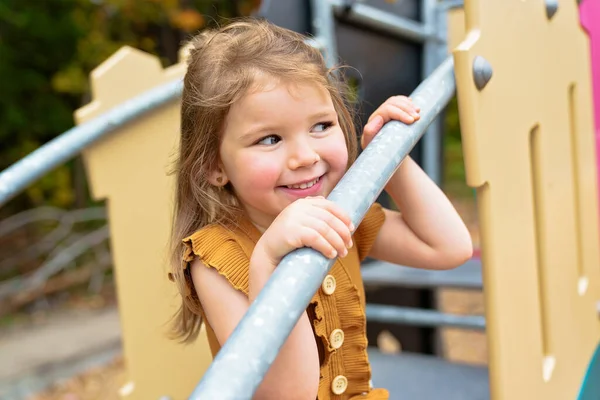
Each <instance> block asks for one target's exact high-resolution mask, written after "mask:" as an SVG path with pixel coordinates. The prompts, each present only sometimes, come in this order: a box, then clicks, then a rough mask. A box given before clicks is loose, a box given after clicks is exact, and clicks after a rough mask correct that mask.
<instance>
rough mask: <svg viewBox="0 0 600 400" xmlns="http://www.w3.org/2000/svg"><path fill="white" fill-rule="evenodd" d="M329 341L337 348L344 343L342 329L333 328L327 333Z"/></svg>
mask: <svg viewBox="0 0 600 400" xmlns="http://www.w3.org/2000/svg"><path fill="white" fill-rule="evenodd" d="M329 343H330V344H331V347H333V348H334V349H339V348H340V347H342V344H343V343H344V331H343V330H341V329H334V330H333V331H332V332H331V334H330V335H329Z"/></svg>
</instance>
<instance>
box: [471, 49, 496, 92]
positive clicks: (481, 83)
mask: <svg viewBox="0 0 600 400" xmlns="http://www.w3.org/2000/svg"><path fill="white" fill-rule="evenodd" d="M492 73H493V71H492V66H491V65H490V63H489V62H488V61H487V60H486V59H485V58H483V57H481V56H477V57H475V59H474V60H473V80H474V81H475V86H476V87H477V89H478V90H482V89H483V88H484V87H485V86H486V85H487V84H488V82H489V81H490V79H492Z"/></svg>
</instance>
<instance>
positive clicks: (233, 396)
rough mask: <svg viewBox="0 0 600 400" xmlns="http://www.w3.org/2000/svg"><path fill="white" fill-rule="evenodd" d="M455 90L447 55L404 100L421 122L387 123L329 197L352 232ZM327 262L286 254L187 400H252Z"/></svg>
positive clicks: (308, 252)
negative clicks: (343, 213) (416, 111)
mask: <svg viewBox="0 0 600 400" xmlns="http://www.w3.org/2000/svg"><path fill="white" fill-rule="evenodd" d="M455 90H456V83H455V80H454V63H453V60H452V57H448V58H447V59H446V60H445V61H444V62H443V63H442V64H441V65H440V66H439V67H438V68H437V69H436V70H435V71H434V72H433V74H431V76H430V77H429V78H427V79H426V80H425V81H423V82H422V83H421V84H420V85H419V87H417V89H416V90H415V91H414V93H412V94H411V97H412V99H413V101H414V103H415V104H416V105H418V106H420V107H421V119H420V120H419V121H417V122H415V123H414V124H412V125H405V124H403V123H400V122H398V121H391V122H388V123H387V124H386V125H385V126H384V127H383V128H382V130H381V131H380V132H379V134H378V135H376V136H375V138H374V139H373V141H372V142H371V143H370V144H369V146H367V148H365V150H364V151H363V152H362V153H361V155H360V156H359V157H358V159H357V160H356V162H355V163H354V164H353V165H352V167H351V168H350V169H349V170H348V172H347V173H346V174H345V175H344V177H343V178H342V180H341V181H340V182H339V183H338V185H337V186H336V187H335V189H334V190H333V191H332V193H331V194H330V195H329V197H328V198H329V200H331V201H333V202H335V203H336V204H338V205H339V206H340V207H342V209H344V210H345V211H346V212H347V213H348V214H349V215H350V218H351V220H352V222H353V223H354V225H355V226H358V225H359V224H360V222H361V221H362V219H363V218H364V215H365V214H366V212H367V211H368V209H369V207H370V206H371V205H372V204H373V203H374V202H375V200H376V199H377V196H379V194H380V193H381V191H382V190H383V187H384V186H385V184H386V183H387V182H388V181H389V179H390V178H391V177H392V175H393V174H394V172H395V171H396V169H397V168H398V167H399V165H400V163H401V162H402V160H403V159H404V158H405V157H406V156H407V155H408V154H409V152H410V151H411V150H412V148H413V147H414V146H415V145H416V143H417V142H418V141H419V139H420V138H421V137H422V135H423V133H424V132H425V130H426V129H427V127H428V126H429V124H430V123H431V122H432V121H433V120H434V118H435V117H436V116H437V115H438V114H439V113H440V112H441V111H442V110H443V108H444V107H445V106H446V105H447V104H448V102H449V101H450V99H451V98H452V96H453V95H454V93H455ZM333 263H334V260H330V259H328V258H326V257H324V256H323V255H322V254H321V253H319V252H317V251H315V250H312V249H308V248H302V249H298V250H295V251H293V252H291V253H290V254H288V255H287V256H285V257H284V258H283V260H282V261H281V263H280V264H279V265H278V267H277V268H276V269H275V272H274V273H273V275H272V276H271V278H270V279H269V281H268V282H267V283H266V285H265V286H264V288H263V289H262V291H261V292H260V294H259V295H258V297H257V298H256V300H255V301H254V302H253V303H252V304H251V306H250V308H249V309H248V311H247V312H246V314H245V315H244V317H243V318H242V320H241V321H240V323H239V324H238V325H237V327H236V328H235V330H234V331H233V333H232V334H231V336H230V337H229V339H228V340H227V342H226V343H225V344H224V345H223V347H222V348H221V350H220V351H219V353H218V354H217V356H216V357H215V359H214V360H213V362H212V364H211V365H210V367H209V368H208V370H207V371H206V373H205V374H204V376H203V378H202V380H201V381H200V383H199V384H198V386H197V387H196V389H195V390H194V392H193V393H192V395H191V397H190V399H191V400H200V399H216V398H218V399H222V400H242V399H251V398H252V396H253V394H254V392H255V391H256V389H257V388H258V386H259V385H260V383H261V382H262V379H263V378H264V376H265V374H266V373H267V371H268V369H269V367H270V366H271V364H272V363H273V361H274V360H275V358H276V356H277V354H278V353H279V350H280V348H281V346H282V345H283V343H285V340H286V339H287V337H288V335H289V334H290V332H291V331H292V329H293V327H294V326H295V325H296V323H297V321H298V319H299V318H300V316H301V315H302V313H303V312H304V310H305V309H306V307H307V306H308V304H309V302H310V300H311V298H312V296H313V294H314V293H315V292H316V291H317V289H318V287H319V285H320V284H321V282H322V280H323V279H324V278H325V276H326V274H327V273H328V271H329V269H330V268H331V266H332V265H333ZM242 360H243V361H242Z"/></svg>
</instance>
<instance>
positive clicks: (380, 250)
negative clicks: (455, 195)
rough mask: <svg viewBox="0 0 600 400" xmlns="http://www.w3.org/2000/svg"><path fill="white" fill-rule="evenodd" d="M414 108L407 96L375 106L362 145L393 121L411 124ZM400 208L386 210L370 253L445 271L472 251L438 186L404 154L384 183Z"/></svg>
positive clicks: (466, 237)
mask: <svg viewBox="0 0 600 400" xmlns="http://www.w3.org/2000/svg"><path fill="white" fill-rule="evenodd" d="M418 111H419V109H418V107H415V106H414V105H413V104H412V101H410V99H408V98H407V97H403V96H397V97H392V98H390V99H389V100H388V101H386V102H385V103H384V104H383V105H382V106H381V107H379V108H378V109H377V110H376V111H375V112H374V113H373V115H372V116H371V118H370V119H369V122H368V123H367V125H366V126H365V128H364V135H363V140H362V144H363V146H366V145H367V144H368V143H369V142H370V141H371V140H372V138H373V137H374V135H375V134H377V132H379V130H380V129H381V128H382V127H383V124H384V123H386V122H388V121H390V120H391V119H396V120H399V121H401V122H404V123H406V124H412V123H413V122H414V121H415V120H418V119H419V115H418ZM385 190H386V191H387V192H388V193H389V194H390V196H391V197H392V199H393V200H394V202H395V203H396V205H397V206H398V208H399V209H400V212H396V211H391V210H384V212H385V214H386V219H385V222H384V224H383V226H382V228H381V230H380V232H379V234H378V235H377V238H376V240H375V243H374V244H373V247H372V249H371V252H370V254H369V256H370V257H373V258H377V259H380V260H384V261H388V262H391V263H394V264H401V265H407V266H412V267H417V268H427V269H449V268H454V267H457V266H459V265H460V264H462V263H464V262H465V261H467V260H468V259H469V258H470V257H471V256H472V253H473V245H472V242H471V235H470V233H469V231H468V229H467V228H466V226H465V224H464V223H463V221H462V219H461V218H460V216H459V215H458V213H457V212H456V210H455V209H454V207H453V206H452V204H451V203H450V200H448V198H447V197H446V196H445V194H444V193H443V192H442V190H441V189H440V188H439V187H438V186H437V185H436V184H435V183H434V182H433V181H432V180H431V179H430V178H429V177H428V176H427V174H425V172H424V171H423V170H422V169H421V168H420V167H419V166H418V165H417V164H416V163H415V162H414V161H413V160H412V159H411V158H410V157H406V158H405V160H404V161H403V162H402V164H401V165H400V167H399V168H398V170H397V171H396V173H395V174H394V175H393V176H392V178H391V179H390V181H389V182H388V184H387V185H386V187H385Z"/></svg>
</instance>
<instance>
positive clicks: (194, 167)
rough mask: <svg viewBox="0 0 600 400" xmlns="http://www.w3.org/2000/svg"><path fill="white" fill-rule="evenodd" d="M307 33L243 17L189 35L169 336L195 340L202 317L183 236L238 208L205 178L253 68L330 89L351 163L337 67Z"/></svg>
mask: <svg viewBox="0 0 600 400" xmlns="http://www.w3.org/2000/svg"><path fill="white" fill-rule="evenodd" d="M305 39H306V38H305V37H304V36H302V35H300V34H298V33H295V32H293V31H290V30H287V29H284V28H281V27H278V26H275V25H273V24H272V23H269V22H267V21H264V20H257V19H251V18H248V19H243V20H238V21H235V22H233V23H231V24H229V25H227V26H225V27H222V28H219V29H211V30H205V31H203V32H201V33H200V34H198V35H197V36H196V37H194V38H193V39H192V42H191V46H190V48H191V50H190V53H189V56H188V70H187V73H186V75H185V78H184V87H183V96H182V105H181V139H180V149H179V157H178V159H177V161H176V165H175V170H174V173H175V179H176V186H175V187H176V193H175V209H174V221H173V228H172V233H171V258H172V259H171V274H170V276H171V279H172V280H173V281H174V282H175V283H176V285H177V287H178V289H179V292H180V294H181V297H182V304H181V306H180V308H179V310H178V311H177V313H176V314H175V315H174V317H173V318H174V320H173V322H174V324H173V331H172V334H173V335H172V336H173V337H174V338H176V339H180V340H182V341H184V342H189V341H192V340H194V339H195V338H196V337H197V335H198V332H199V330H200V326H201V323H202V320H201V317H200V315H199V312H198V311H199V301H198V298H197V296H196V293H195V291H194V290H190V288H191V287H192V286H191V285H192V282H191V276H190V272H189V268H187V265H185V263H184V262H183V261H182V256H183V254H184V244H183V243H182V239H184V238H185V237H187V236H189V235H191V234H192V233H194V232H195V231H197V230H199V229H200V228H202V227H204V226H206V225H209V224H215V223H225V222H227V221H231V220H233V219H234V217H235V213H236V212H239V211H240V207H239V205H238V202H237V200H236V198H235V195H234V194H233V190H232V188H228V187H226V188H225V189H224V190H223V189H219V188H216V187H214V186H213V185H211V184H210V183H209V182H208V179H207V178H208V175H209V173H210V172H212V171H214V169H215V168H217V165H218V162H219V146H220V141H221V134H222V130H223V124H224V121H225V118H226V116H227V113H228V112H229V109H230V107H231V105H232V104H233V103H235V102H236V101H237V100H238V99H240V98H241V97H242V96H244V95H245V94H246V93H247V92H248V90H250V89H251V88H255V87H256V84H257V79H256V78H257V76H258V75H261V76H271V77H273V78H275V79H281V80H284V81H288V82H289V81H291V82H310V83H313V84H319V85H322V86H323V87H324V88H326V89H327V90H328V92H329V94H330V96H331V99H332V101H333V105H334V107H335V110H336V112H337V114H338V119H339V122H340V126H341V128H342V130H343V131H344V134H345V136H346V145H347V147H348V156H349V157H348V159H349V164H350V163H351V162H352V161H353V160H354V159H355V157H356V152H357V138H356V130H355V127H354V122H353V116H352V113H351V112H350V109H349V106H348V104H347V102H346V96H345V86H344V85H343V84H342V81H341V79H340V78H341V74H339V73H337V74H336V73H334V71H333V70H330V69H328V68H327V67H326V65H325V62H324V60H323V56H322V55H321V53H320V52H319V50H317V49H315V48H314V47H312V46H310V45H309V44H306V43H305Z"/></svg>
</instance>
